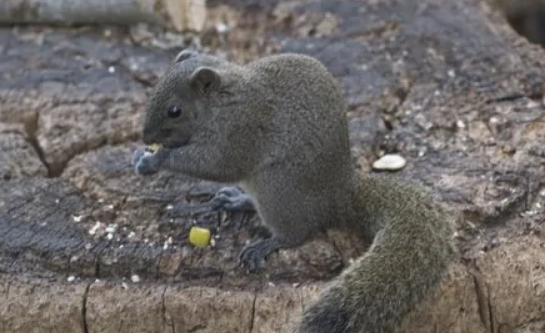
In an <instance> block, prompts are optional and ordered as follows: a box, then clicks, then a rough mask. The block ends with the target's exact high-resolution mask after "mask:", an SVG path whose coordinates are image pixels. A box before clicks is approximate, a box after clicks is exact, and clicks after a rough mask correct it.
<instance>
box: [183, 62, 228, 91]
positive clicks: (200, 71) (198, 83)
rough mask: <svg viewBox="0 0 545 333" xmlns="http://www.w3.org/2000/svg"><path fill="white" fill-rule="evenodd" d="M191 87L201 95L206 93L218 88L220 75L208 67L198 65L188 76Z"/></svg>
mask: <svg viewBox="0 0 545 333" xmlns="http://www.w3.org/2000/svg"><path fill="white" fill-rule="evenodd" d="M190 83H191V87H192V88H193V89H195V90H196V91H197V92H198V93H199V94H201V95H208V94H209V93H210V92H212V91H214V90H217V89H219V87H220V85H221V77H220V75H219V73H218V72H216V71H215V70H213V69H212V68H209V67H199V68H197V69H196V70H195V71H194V72H193V74H191V78H190Z"/></svg>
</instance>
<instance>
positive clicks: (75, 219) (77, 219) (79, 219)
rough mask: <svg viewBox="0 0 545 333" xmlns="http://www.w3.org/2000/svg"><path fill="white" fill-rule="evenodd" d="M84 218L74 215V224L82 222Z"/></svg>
mask: <svg viewBox="0 0 545 333" xmlns="http://www.w3.org/2000/svg"><path fill="white" fill-rule="evenodd" d="M82 218H83V216H81V215H74V216H72V219H74V222H80V221H81V219H82Z"/></svg>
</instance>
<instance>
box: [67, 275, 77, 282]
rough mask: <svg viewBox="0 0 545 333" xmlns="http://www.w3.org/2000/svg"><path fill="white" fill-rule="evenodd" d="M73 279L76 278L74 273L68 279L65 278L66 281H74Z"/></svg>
mask: <svg viewBox="0 0 545 333" xmlns="http://www.w3.org/2000/svg"><path fill="white" fill-rule="evenodd" d="M74 280H76V277H75V276H74V275H70V276H69V277H68V279H66V281H68V282H74Z"/></svg>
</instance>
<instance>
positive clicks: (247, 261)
mask: <svg viewBox="0 0 545 333" xmlns="http://www.w3.org/2000/svg"><path fill="white" fill-rule="evenodd" d="M279 248H280V246H279V244H278V241H277V240H276V238H274V237H271V238H265V239H259V240H256V241H254V242H252V243H250V244H248V245H246V246H244V248H243V249H242V251H240V254H239V261H240V264H241V266H244V267H245V268H247V269H248V271H250V272H255V271H257V270H259V269H261V268H263V267H265V257H267V256H268V255H269V254H270V253H271V252H273V251H276V250H278V249H279Z"/></svg>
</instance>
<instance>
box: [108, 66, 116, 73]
mask: <svg viewBox="0 0 545 333" xmlns="http://www.w3.org/2000/svg"><path fill="white" fill-rule="evenodd" d="M108 72H109V73H110V74H113V73H115V67H114V66H110V67H108Z"/></svg>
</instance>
